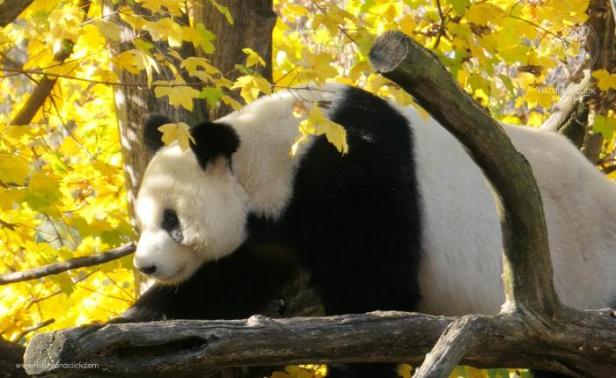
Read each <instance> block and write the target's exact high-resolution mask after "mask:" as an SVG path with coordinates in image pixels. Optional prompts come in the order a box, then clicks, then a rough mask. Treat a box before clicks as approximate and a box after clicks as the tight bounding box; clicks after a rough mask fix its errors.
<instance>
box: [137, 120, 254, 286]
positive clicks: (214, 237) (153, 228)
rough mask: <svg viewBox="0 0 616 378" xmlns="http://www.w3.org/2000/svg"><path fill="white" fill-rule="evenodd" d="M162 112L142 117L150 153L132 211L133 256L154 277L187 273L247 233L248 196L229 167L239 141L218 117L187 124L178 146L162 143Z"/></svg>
mask: <svg viewBox="0 0 616 378" xmlns="http://www.w3.org/2000/svg"><path fill="white" fill-rule="evenodd" d="M170 122H171V121H170V120H169V119H167V118H165V117H162V116H154V117H151V118H150V119H149V120H148V122H146V125H145V129H144V141H145V144H146V146H147V148H148V149H149V150H150V152H151V153H153V157H152V159H151V161H150V163H149V164H148V167H147V169H146V171H145V173H144V176H143V180H142V183H141V187H140V189H139V194H138V196H137V201H136V204H135V214H136V218H137V225H138V227H139V229H140V231H141V236H140V238H139V244H138V247H137V251H136V253H135V256H134V259H133V263H134V265H135V267H136V268H137V269H138V270H140V271H141V272H143V273H145V274H147V275H148V276H150V277H152V278H154V279H155V280H156V281H158V282H160V283H166V284H177V283H180V282H182V281H184V280H186V279H188V278H189V277H190V276H191V275H192V274H193V273H195V271H196V270H197V269H198V268H199V267H200V266H201V265H202V264H203V263H205V262H207V261H210V260H214V259H217V258H220V257H223V256H225V255H228V254H229V253H231V252H233V251H234V250H235V249H236V248H238V247H239V246H240V245H241V243H242V242H243V241H244V239H245V234H246V230H245V224H246V218H247V214H248V211H247V196H246V193H245V191H244V189H243V188H242V186H241V185H240V183H239V182H238V180H237V179H236V177H235V176H234V174H233V170H232V167H231V156H232V155H233V153H234V152H235V151H236V150H237V148H238V147H239V144H240V140H239V137H238V135H237V133H236V132H235V130H234V129H233V128H232V127H231V126H229V125H226V124H222V123H202V124H199V125H197V126H195V127H193V128H192V129H191V135H192V137H193V139H194V143H193V144H191V148H190V149H188V150H186V151H182V149H181V148H180V147H179V145H178V144H177V143H174V144H171V145H169V146H164V145H163V143H162V141H161V134H160V131H159V130H158V127H160V126H161V125H163V124H165V123H170Z"/></svg>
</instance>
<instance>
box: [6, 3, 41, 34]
mask: <svg viewBox="0 0 616 378" xmlns="http://www.w3.org/2000/svg"><path fill="white" fill-rule="evenodd" d="M32 1H33V0H12V1H5V2H3V3H0V28H3V27H5V26H6V25H8V24H10V23H11V22H13V21H15V19H16V18H17V17H18V16H19V15H20V14H21V12H23V11H24V10H25V9H26V8H28V6H29V5H30V4H32Z"/></svg>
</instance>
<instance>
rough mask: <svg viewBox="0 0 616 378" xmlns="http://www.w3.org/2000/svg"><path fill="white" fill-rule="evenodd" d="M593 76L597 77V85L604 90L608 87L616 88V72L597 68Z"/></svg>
mask: <svg viewBox="0 0 616 378" xmlns="http://www.w3.org/2000/svg"><path fill="white" fill-rule="evenodd" d="M592 76H593V77H594V78H595V79H597V87H598V88H599V89H601V90H602V91H607V90H608V89H610V88H612V89H616V73H613V74H610V73H609V72H608V71H606V70H597V71H594V72H593V73H592Z"/></svg>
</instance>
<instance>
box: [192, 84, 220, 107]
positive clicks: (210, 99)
mask: <svg viewBox="0 0 616 378" xmlns="http://www.w3.org/2000/svg"><path fill="white" fill-rule="evenodd" d="M222 96H224V93H223V91H222V89H220V88H216V87H208V88H203V90H202V91H201V92H200V93H199V96H197V98H201V99H205V100H206V101H207V106H208V108H210V109H213V108H215V107H216V105H218V101H219V100H220V98H221V97H222Z"/></svg>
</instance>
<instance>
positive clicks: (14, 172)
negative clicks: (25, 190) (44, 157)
mask: <svg viewBox="0 0 616 378" xmlns="http://www.w3.org/2000/svg"><path fill="white" fill-rule="evenodd" d="M22 127H25V126H22ZM29 166H30V165H29V164H28V162H27V161H26V160H24V159H22V158H20V157H16V156H11V155H9V154H5V153H0V181H2V182H3V183H5V184H17V185H23V184H24V182H25V181H26V177H28V171H29Z"/></svg>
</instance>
